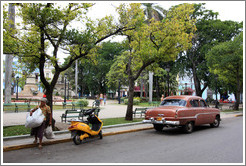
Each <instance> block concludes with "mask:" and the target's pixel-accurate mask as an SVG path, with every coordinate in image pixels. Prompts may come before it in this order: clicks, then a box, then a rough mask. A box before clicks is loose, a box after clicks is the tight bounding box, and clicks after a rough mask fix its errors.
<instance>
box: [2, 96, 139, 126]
mask: <svg viewBox="0 0 246 166" xmlns="http://www.w3.org/2000/svg"><path fill="white" fill-rule="evenodd" d="M88 101H89V107H91V106H92V102H93V101H94V100H88ZM56 104H60V105H62V103H56ZM138 107H139V106H138ZM100 108H101V109H100V112H99V118H101V119H105V118H115V117H125V115H126V109H127V105H122V104H118V101H116V100H108V101H107V104H106V105H105V106H104V105H102V106H100ZM133 109H135V106H134V107H133ZM64 112H65V109H63V110H54V112H53V117H54V119H55V120H56V122H61V116H62V114H63V113H64ZM26 115H27V112H18V113H15V112H13V113H6V112H3V113H2V116H3V120H2V122H3V126H11V125H23V124H25V122H26Z"/></svg>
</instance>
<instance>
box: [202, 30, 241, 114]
mask: <svg viewBox="0 0 246 166" xmlns="http://www.w3.org/2000/svg"><path fill="white" fill-rule="evenodd" d="M206 60H207V64H208V66H209V69H210V71H211V72H212V73H214V74H217V75H218V76H219V79H220V80H221V81H223V83H224V84H226V85H228V87H229V90H230V91H232V92H233V93H234V95H235V98H236V103H235V106H234V109H235V110H238V108H239V103H240V93H242V91H243V32H241V33H240V34H239V35H238V36H236V37H235V38H233V39H232V40H231V41H227V42H223V43H220V44H218V45H216V46H214V47H213V48H212V49H211V50H210V51H209V52H208V53H207V54H206Z"/></svg>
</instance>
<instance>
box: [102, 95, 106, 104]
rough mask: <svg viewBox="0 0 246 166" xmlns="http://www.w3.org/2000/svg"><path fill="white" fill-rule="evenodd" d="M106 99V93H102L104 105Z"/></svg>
mask: <svg viewBox="0 0 246 166" xmlns="http://www.w3.org/2000/svg"><path fill="white" fill-rule="evenodd" d="M106 100H107V96H106V94H104V96H103V101H104V105H106Z"/></svg>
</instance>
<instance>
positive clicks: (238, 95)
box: [233, 68, 240, 110]
mask: <svg viewBox="0 0 246 166" xmlns="http://www.w3.org/2000/svg"><path fill="white" fill-rule="evenodd" d="M236 73H237V74H236V77H237V87H236V93H234V95H235V99H236V102H235V104H234V107H233V110H239V103H240V80H239V69H238V68H237V71H236Z"/></svg>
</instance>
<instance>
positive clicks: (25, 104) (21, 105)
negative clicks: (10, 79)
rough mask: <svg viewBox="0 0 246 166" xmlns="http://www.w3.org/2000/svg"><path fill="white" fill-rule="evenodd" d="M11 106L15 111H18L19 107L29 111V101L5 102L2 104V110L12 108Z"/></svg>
mask: <svg viewBox="0 0 246 166" xmlns="http://www.w3.org/2000/svg"><path fill="white" fill-rule="evenodd" d="M13 107H14V109H15V112H18V111H19V109H21V108H25V109H26V110H27V112H28V111H30V103H7V104H3V110H4V111H7V110H13Z"/></svg>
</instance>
